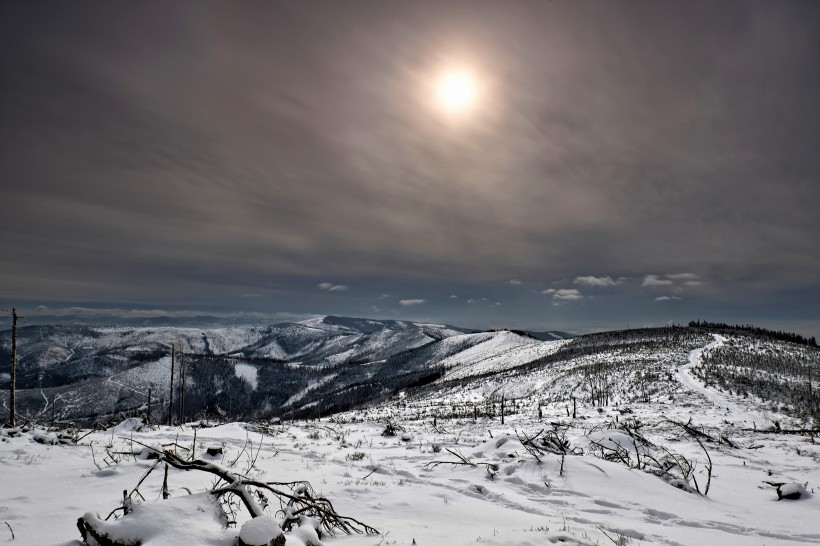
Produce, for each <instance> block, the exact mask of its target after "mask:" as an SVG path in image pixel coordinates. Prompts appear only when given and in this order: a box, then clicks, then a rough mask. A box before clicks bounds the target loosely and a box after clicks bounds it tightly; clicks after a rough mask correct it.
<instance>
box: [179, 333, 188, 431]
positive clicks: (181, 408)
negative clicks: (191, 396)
mask: <svg viewBox="0 0 820 546" xmlns="http://www.w3.org/2000/svg"><path fill="white" fill-rule="evenodd" d="M181 347H182V345H181V344H180V348H181ZM187 364H188V362H187V358H186V357H185V353H182V352H180V354H179V381H178V383H179V421H180V422H181V423H184V422H185V368H186V367H187Z"/></svg>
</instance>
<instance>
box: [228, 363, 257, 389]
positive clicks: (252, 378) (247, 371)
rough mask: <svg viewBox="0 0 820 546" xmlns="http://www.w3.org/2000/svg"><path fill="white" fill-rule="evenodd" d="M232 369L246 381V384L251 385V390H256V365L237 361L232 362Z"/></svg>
mask: <svg viewBox="0 0 820 546" xmlns="http://www.w3.org/2000/svg"><path fill="white" fill-rule="evenodd" d="M233 371H234V373H235V374H236V377H238V378H239V379H244V380H245V381H247V382H248V384H249V385H250V386H251V387H253V390H256V388H257V387H258V386H259V370H257V369H256V366H251V365H250V364H243V363H241V362H239V363H237V364H234V369H233Z"/></svg>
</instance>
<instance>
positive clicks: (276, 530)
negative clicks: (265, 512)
mask: <svg viewBox="0 0 820 546" xmlns="http://www.w3.org/2000/svg"><path fill="white" fill-rule="evenodd" d="M282 535H283V533H282V526H281V525H280V524H279V520H277V519H276V518H274V517H271V516H259V517H257V518H253V519H252V520H249V521H246V522H245V523H244V524H243V525H242V529H240V530H239V540H240V542H241V544H245V546H268V544H270V543H272V542H273V541H274V539H276V538H278V537H280V536H282Z"/></svg>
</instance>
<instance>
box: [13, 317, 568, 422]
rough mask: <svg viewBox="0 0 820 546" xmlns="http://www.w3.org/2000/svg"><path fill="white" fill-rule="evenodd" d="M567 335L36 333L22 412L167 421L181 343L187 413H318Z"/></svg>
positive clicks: (435, 329)
mask: <svg viewBox="0 0 820 546" xmlns="http://www.w3.org/2000/svg"><path fill="white" fill-rule="evenodd" d="M10 337H11V336H10V332H9V331H6V332H2V333H0V362H9V360H10V350H11V339H10ZM565 337H569V335H568V334H564V333H562V332H541V333H532V332H510V331H497V332H479V331H476V330H470V329H465V328H457V327H453V326H447V325H439V324H424V323H414V322H407V321H395V320H369V319H360V318H349V317H334V316H327V317H322V318H316V319H310V320H306V321H302V322H298V323H282V324H276V325H272V326H245V327H228V328H212V329H201V328H180V327H130V326H129V327H125V326H123V327H92V326H82V325H68V326H49V325H42V326H39V325H35V326H26V327H22V328H19V329H18V371H17V388H18V402H17V404H18V411H19V412H20V414H21V415H36V414H38V413H39V414H43V415H48V416H49V417H50V416H51V415H52V414H53V416H54V418H55V419H58V420H60V419H63V420H81V421H82V420H85V421H88V420H92V419H96V418H99V417H100V416H104V415H111V414H116V413H119V412H124V411H131V410H134V409H135V408H140V407H144V409H143V411H145V410H147V409H148V408H147V404H148V402H149V393H150V401H151V403H152V408H151V410H152V415H153V416H155V418H156V419H161V418H164V417H162V415H163V412H165V414H166V415H167V407H168V405H169V404H168V402H169V400H168V398H169V395H170V381H171V346H172V345H173V346H174V347H175V352H176V361H175V363H174V365H175V367H176V369H177V372H178V370H179V368H180V366H184V367H185V370H186V373H185V403H184V404H185V405H184V411H185V414H186V415H187V416H194V415H197V414H200V413H205V414H212V415H213V414H216V413H226V412H227V413H229V414H231V415H233V416H236V417H249V416H251V415H266V416H275V415H286V414H287V415H301V414H310V415H314V414H319V413H327V412H329V411H337V410H339V409H344V408H348V407H351V406H353V405H356V404H360V403H362V402H366V401H369V400H373V399H377V398H380V397H383V396H387V395H390V394H393V393H396V392H398V391H400V390H402V389H405V388H408V387H412V386H418V385H421V384H425V383H429V382H431V381H434V380H436V379H438V378H439V377H441V376H442V375H443V374H445V373H447V372H449V371H450V370H451V369H455V368H461V367H470V369H472V370H478V369H480V368H481V367H482V366H484V367H487V366H490V368H492V367H493V366H495V365H497V361H498V360H499V359H502V360H505V361H507V362H518V361H519V360H521V359H524V360H527V359H529V360H531V359H533V358H535V357H537V356H539V355H541V354H542V353H548V352H550V351H552V350H553V349H552V347H556V346H557V344H560V343H563V342H564V341H546V342H545V341H540V340H539V339H538V338H546V339H553V340H554V339H561V340H563V338H565ZM494 362H496V364H493V363H494ZM463 373H471V372H462V374H463ZM9 380H10V377H9V375H8V374H2V375H0V389H2V394H0V404H7V396H8V395H7V392H6V391H7V388H6V387H7V386H8V383H9ZM177 382H178V380H175V384H176V383H177ZM177 400H179V396H178V393H177ZM52 402H53V403H52ZM4 407H5V406H4ZM175 411H176V412H178V411H179V410H178V409H175Z"/></svg>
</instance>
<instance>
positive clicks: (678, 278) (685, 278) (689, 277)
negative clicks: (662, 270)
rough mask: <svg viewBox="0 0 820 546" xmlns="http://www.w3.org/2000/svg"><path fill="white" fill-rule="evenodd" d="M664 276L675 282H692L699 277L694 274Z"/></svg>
mask: <svg viewBox="0 0 820 546" xmlns="http://www.w3.org/2000/svg"><path fill="white" fill-rule="evenodd" d="M666 276H667V277H668V278H670V279H672V280H675V281H693V280H697V279H699V278H700V275H695V274H694V273H670V274H669V275H666Z"/></svg>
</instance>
